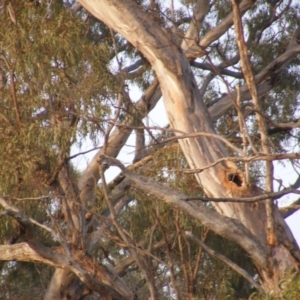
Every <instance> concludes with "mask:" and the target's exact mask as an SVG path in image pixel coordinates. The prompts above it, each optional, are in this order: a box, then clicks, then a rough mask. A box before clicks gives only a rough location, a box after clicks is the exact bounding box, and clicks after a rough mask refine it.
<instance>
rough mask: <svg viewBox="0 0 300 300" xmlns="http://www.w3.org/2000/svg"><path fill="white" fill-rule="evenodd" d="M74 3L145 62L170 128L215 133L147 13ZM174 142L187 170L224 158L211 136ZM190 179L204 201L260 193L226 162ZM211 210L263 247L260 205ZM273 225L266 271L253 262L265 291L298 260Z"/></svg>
mask: <svg viewBox="0 0 300 300" xmlns="http://www.w3.org/2000/svg"><path fill="white" fill-rule="evenodd" d="M80 3H81V4H82V5H83V6H84V7H85V8H86V9H87V10H88V11H89V12H91V13H92V14H93V15H94V16H96V17H97V18H99V19H100V20H101V21H103V22H104V23H106V24H107V25H108V26H110V27H111V28H113V29H114V30H116V31H117V32H119V33H120V34H122V35H123V36H124V37H125V38H126V39H127V40H129V41H130V42H131V43H132V44H133V45H134V46H135V47H136V48H137V49H138V50H139V51H141V52H142V53H143V55H144V56H145V57H146V58H147V59H148V60H149V62H150V63H151V65H152V66H153V68H154V70H155V72H156V74H157V77H158V79H159V81H160V85H161V89H162V94H163V97H164V104H165V108H166V111H167V114H168V118H169V121H170V124H171V127H172V128H174V129H178V130H180V131H182V132H185V133H196V132H201V131H204V132H206V133H215V132H214V129H213V125H212V122H211V119H210V117H209V114H208V111H207V109H206V107H205V105H204V104H203V102H202V100H201V98H200V95H199V91H198V88H197V85H196V82H195V79H194V77H193V74H192V72H191V69H190V65H189V62H188V60H187V59H186V56H185V54H184V53H183V51H182V50H181V48H180V47H179V45H177V44H176V39H175V38H174V37H173V36H172V34H171V33H170V32H167V31H166V30H165V29H162V28H160V27H159V26H158V25H157V24H156V23H155V21H154V20H153V19H152V18H151V16H150V15H147V14H145V13H144V12H143V11H142V10H141V9H140V8H139V7H138V6H137V5H136V4H134V3H132V2H131V1H125V0H124V1H116V0H110V1H105V0H102V1H100V0H98V1H97V0H93V1H92V0H81V1H80ZM179 143H180V145H181V148H182V150H183V152H184V155H185V157H186V159H187V161H188V163H189V165H190V167H191V168H192V169H196V168H202V167H203V166H206V165H208V164H210V163H213V162H214V161H216V160H218V159H220V158H222V157H224V156H227V153H226V150H225V148H224V147H223V145H222V144H221V143H220V141H218V140H216V139H214V138H209V137H199V138H190V139H185V140H180V141H179ZM196 177H197V180H198V182H199V184H200V185H201V186H202V187H203V189H204V191H205V192H206V194H207V195H208V196H210V197H230V196H231V197H243V196H244V197H245V196H254V195H259V194H261V193H262V191H261V190H260V189H258V188H256V187H252V186H251V187H249V186H247V185H246V184H245V179H244V174H243V173H242V172H241V171H240V170H239V169H238V167H237V166H236V165H235V164H234V163H232V162H223V163H220V164H218V165H216V166H214V167H212V168H209V169H207V170H205V171H203V172H202V173H200V174H197V175H196ZM216 208H217V210H218V211H219V213H221V214H223V215H225V216H228V217H231V218H236V219H238V220H240V221H241V222H242V223H243V224H244V225H245V227H246V228H248V229H249V230H250V231H251V232H252V234H253V235H255V236H256V237H257V239H259V241H260V243H261V244H262V245H265V242H266V234H265V232H266V228H265V225H266V224H265V219H266V215H265V207H264V205H261V204H260V203H256V204H252V205H251V204H250V205H249V204H235V203H217V204H216ZM275 222H276V226H277V233H278V237H277V238H278V241H279V243H278V245H277V246H276V247H273V248H272V249H271V250H270V251H271V253H272V255H270V256H269V257H268V258H269V265H268V268H266V269H264V268H261V266H259V263H258V261H255V259H254V263H255V264H256V266H257V267H258V270H259V275H260V276H261V280H262V283H263V285H264V287H265V288H266V289H275V288H276V286H277V284H278V281H279V280H280V278H281V277H282V276H283V275H284V273H285V272H286V271H288V270H290V269H291V268H294V269H298V262H297V261H296V259H295V258H294V256H293V255H292V254H291V251H290V249H294V251H295V252H297V251H298V249H297V246H296V244H295V241H294V239H293V237H292V235H291V233H290V232H289V231H288V228H287V226H286V225H285V223H284V221H283V220H282V219H281V217H280V216H279V214H277V213H276V212H275ZM279 233H280V234H279ZM276 262H279V263H276ZM269 271H271V272H269ZM271 274H272V275H271Z"/></svg>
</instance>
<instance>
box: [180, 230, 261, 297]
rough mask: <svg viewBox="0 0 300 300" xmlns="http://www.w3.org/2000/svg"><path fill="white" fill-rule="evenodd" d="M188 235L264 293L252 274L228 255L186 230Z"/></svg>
mask: <svg viewBox="0 0 300 300" xmlns="http://www.w3.org/2000/svg"><path fill="white" fill-rule="evenodd" d="M185 234H186V236H187V237H188V238H189V239H191V240H192V241H193V242H195V243H196V244H198V245H199V246H200V247H201V248H203V249H204V250H205V251H206V252H207V253H208V254H210V255H211V256H213V257H216V258H217V259H219V260H221V261H222V262H224V263H225V264H226V265H228V266H229V267H230V268H231V269H233V270H234V271H236V272H237V273H238V274H240V275H241V276H243V277H244V278H245V279H246V280H247V281H248V282H249V283H250V284H251V285H253V286H254V287H255V288H256V289H257V290H258V291H259V292H260V293H263V294H264V290H263V289H262V288H261V286H260V285H259V284H258V283H257V282H255V281H254V280H253V278H252V277H251V275H250V274H248V273H247V272H246V271H245V270H244V269H242V268H241V267H239V266H238V265H237V264H236V263H234V262H233V261H231V260H230V259H228V258H227V257H226V256H224V255H222V254H220V253H218V252H216V251H215V250H213V249H211V248H209V247H208V246H207V245H206V244H205V243H203V242H202V241H200V240H199V239H198V238H197V237H196V236H194V235H193V234H192V232H190V231H186V232H185Z"/></svg>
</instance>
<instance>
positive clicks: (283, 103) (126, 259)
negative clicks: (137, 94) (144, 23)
mask: <svg viewBox="0 0 300 300" xmlns="http://www.w3.org/2000/svg"><path fill="white" fill-rule="evenodd" d="M134 2H136V3H137V4H138V5H139V6H140V8H141V9H143V11H147V12H148V13H149V14H151V16H152V17H153V19H154V20H156V22H157V23H158V24H160V26H162V27H165V28H166V30H170V31H172V32H175V33H176V38H177V39H178V42H181V41H182V39H183V36H184V33H185V32H186V29H187V28H188V24H189V21H190V20H191V14H192V11H193V10H194V9H195V7H196V1H181V2H182V4H181V5H180V7H179V8H176V10H175V13H173V12H172V10H171V9H170V8H168V7H166V3H165V2H164V1H150V4H149V3H148V1H134ZM275 2H276V1H275ZM291 2H292V3H288V2H287V1H279V3H278V4H276V7H274V6H272V4H267V5H266V3H265V1H256V2H255V4H254V5H253V6H252V8H251V9H249V11H248V12H247V13H246V14H245V16H244V18H243V24H244V30H245V33H246V34H245V35H246V40H247V41H246V42H247V46H248V49H249V52H250V53H251V55H250V58H251V63H252V67H253V72H254V73H255V74H258V73H259V72H261V71H262V70H263V69H264V68H266V66H267V65H268V64H269V63H271V62H272V61H273V60H274V59H276V58H277V57H278V56H280V55H281V54H282V53H283V52H284V51H285V50H286V48H287V47H288V45H289V42H290V39H291V36H292V35H293V34H294V32H295V31H296V29H297V26H298V24H297V21H296V20H297V19H299V4H298V3H297V1H291ZM270 3H273V2H272V1H270ZM230 11H231V4H230V1H227V0H218V1H214V2H213V3H212V4H211V8H210V11H209V13H208V14H207V16H206V18H205V20H204V23H203V26H202V28H201V31H200V37H201V36H205V34H206V33H208V32H210V31H211V30H212V29H213V28H215V27H216V26H217V25H218V24H219V23H220V22H222V21H223V20H224V19H225V18H226V17H227V15H228V14H229V13H230ZM0 16H1V18H0V24H1V25H2V28H5V31H3V32H2V33H1V35H0V48H1V52H0V120H1V121H0V161H1V170H0V178H1V180H0V195H4V196H5V198H6V199H7V201H8V202H9V204H10V205H13V206H15V207H17V208H18V209H20V210H21V211H22V212H24V214H26V215H27V216H29V217H30V218H32V219H33V220H35V221H36V222H38V224H37V225H36V224H35V225H34V235H35V238H36V239H37V240H38V241H39V243H41V244H42V245H43V246H45V247H48V248H51V249H54V251H56V250H57V249H62V248H63V247H64V245H63V243H62V242H61V240H65V239H67V238H66V237H67V236H68V230H69V228H68V226H69V223H71V222H69V223H68V221H69V220H68V219H67V218H66V215H67V213H66V207H67V209H69V210H70V212H71V213H72V214H73V213H74V207H75V206H74V207H70V206H68V205H66V202H67V200H69V199H67V198H68V195H67V192H68V191H69V190H71V187H70V186H72V187H73V188H74V189H73V190H75V191H76V193H77V194H76V196H75V197H74V198H76V200H77V199H78V198H79V197H80V192H81V191H80V188H79V181H80V179H81V178H82V176H83V174H82V172H81V171H80V170H79V169H77V167H78V166H76V165H75V164H74V163H73V158H74V157H72V156H71V150H72V149H77V150H78V149H79V150H78V151H80V149H81V146H82V145H84V144H85V143H87V142H88V141H91V143H92V144H93V145H95V146H98V145H102V146H103V148H105V147H107V148H109V146H108V145H109V143H108V138H109V135H110V134H111V129H112V126H113V125H115V128H114V130H115V131H114V132H125V131H126V130H127V131H131V130H132V128H134V129H135V130H136V132H135V133H136V135H139V134H140V133H139V132H138V129H139V130H140V129H141V126H143V128H142V130H141V132H142V136H143V137H146V138H148V140H147V142H148V144H147V145H145V144H143V145H142V146H141V149H142V150H143V151H144V152H143V153H144V155H143V157H148V158H149V160H148V161H147V162H146V163H141V164H140V165H138V166H137V167H134V168H135V169H134V172H136V173H137V174H140V175H143V176H147V177H150V178H152V179H155V180H156V182H159V183H161V184H163V185H166V186H169V187H172V188H174V189H176V190H177V191H178V192H181V193H182V194H185V195H186V196H190V197H203V196H204V192H203V189H202V187H201V186H200V185H199V183H198V182H197V181H196V179H195V176H194V174H193V173H190V172H188V171H187V170H188V168H189V166H188V164H187V161H186V159H185V157H184V155H183V153H182V152H181V150H180V147H179V144H178V142H177V141H176V140H172V141H171V142H170V139H172V138H173V137H174V134H173V132H172V130H169V129H168V128H162V129H161V130H159V131H158V132H159V133H155V131H154V130H153V129H152V128H151V126H146V125H144V124H146V123H147V122H149V119H148V120H145V119H144V120H143V117H144V116H143V112H142V111H143V109H140V108H138V104H136V103H135V101H132V100H131V99H130V95H131V94H130V92H131V89H132V88H133V86H136V87H138V88H139V89H140V90H141V91H143V92H144V91H146V90H147V88H148V87H149V86H151V84H152V82H153V80H154V78H155V73H154V71H153V69H152V68H151V65H150V63H149V62H148V61H147V60H146V58H145V57H144V56H143V55H142V53H141V52H140V51H139V50H138V49H136V48H134V47H133V46H132V45H131V44H130V43H129V42H127V41H126V40H125V39H124V38H123V37H122V36H120V35H119V34H116V33H115V32H114V31H113V30H112V29H111V28H109V27H108V26H106V25H105V24H103V23H102V22H100V21H98V20H96V19H95V18H94V17H92V16H91V15H90V14H89V13H88V12H87V11H85V10H84V9H83V8H81V7H80V8H79V9H76V3H75V1H72V0H68V1H50V0H44V1H30V0H28V1H18V0H12V1H9V2H8V1H4V2H3V3H1V4H0ZM237 56H238V51H237V46H236V39H235V35H234V32H233V30H232V28H229V29H228V31H227V32H226V33H225V34H224V35H222V36H221V37H220V38H219V39H218V40H216V41H215V42H214V43H213V44H211V45H210V46H209V47H208V48H207V53H206V54H205V55H204V56H202V57H199V58H196V59H194V64H193V63H192V62H191V65H192V70H193V72H194V75H195V79H196V81H197V84H198V86H199V89H200V88H201V87H202V86H205V85H206V84H207V85H206V89H205V93H204V95H203V101H204V103H205V104H206V105H207V107H212V106H213V105H214V104H215V103H218V102H219V101H220V100H221V99H222V98H224V97H225V96H226V94H230V91H234V89H235V86H236V85H243V84H244V83H245V82H244V78H243V76H242V72H241V68H240V64H239V59H238V60H237V61H236V62H233V63H231V62H230V60H231V61H232V60H234V58H235V57H237ZM136 62H138V63H137V66H136V67H132V65H134V64H135V63H136ZM225 62H226V64H227V67H226V68H225V67H224V68H223V69H222V70H223V71H224V69H225V70H226V71H228V72H229V73H228V72H227V73H226V72H223V73H220V72H219V71H216V68H215V67H216V66H218V65H220V64H222V63H224V64H225ZM299 62H300V61H299V57H295V58H293V60H292V61H290V62H289V64H288V66H287V67H286V68H285V69H284V70H283V71H282V72H281V73H279V72H274V74H272V76H271V77H272V78H268V79H266V81H267V80H268V82H271V88H270V91H269V92H267V93H264V94H263V95H261V102H262V111H263V112H264V113H265V114H266V115H267V117H268V118H267V119H266V121H267V123H268V130H269V136H270V141H271V143H272V152H274V153H281V154H284V153H287V152H289V151H290V150H291V149H293V148H294V147H298V146H297V145H298V144H299V129H298V128H297V126H294V127H293V126H290V127H289V126H286V127H284V126H281V127H280V126H276V124H277V125H278V124H279V123H281V124H283V123H286V124H289V125H291V124H295V123H297V122H298V121H297V120H298V117H299V112H298V102H299V92H300V90H299V84H300V77H299ZM197 63H198V65H197ZM207 65H209V66H210V68H208V67H207ZM219 69H220V70H221V67H220V68H219ZM228 74H229V75H228ZM1 78H2V79H1ZM209 78H210V80H208V79H209ZM224 91H225V95H224ZM120 99H121V102H120ZM144 100H145V99H144ZM144 104H145V105H146V106H147V108H146V109H144V110H145V111H147V113H148V109H149V106H151V105H150V104H149V103H146V101H145V103H144ZM118 110H120V111H119V112H118ZM147 113H146V115H147ZM241 113H242V115H243V118H244V120H245V123H246V124H247V129H248V133H249V135H250V136H251V137H252V140H253V145H254V146H255V147H256V148H257V149H258V150H261V149H260V147H261V144H260V134H258V126H257V122H256V119H255V110H254V107H253V103H252V101H251V99H247V100H245V101H244V102H243V105H242V107H241ZM238 117H239V116H238V112H237V109H236V108H234V107H232V108H230V109H229V110H227V112H226V114H224V115H223V116H221V117H220V118H218V120H215V122H214V125H215V131H216V132H217V133H218V134H219V135H222V136H224V137H225V138H227V140H228V141H230V142H232V143H233V144H234V145H236V146H237V147H240V148H242V147H243V145H242V143H243V142H242V140H241V138H242V131H241V128H240V127H239V122H238ZM128 120H133V121H132V122H131V123H130V125H129V126H127V125H126V124H128V123H126V122H127V121H128ZM128 122H129V121H128ZM124 124H125V125H124ZM111 136H112V135H111ZM126 139H127V138H126ZM126 139H125V138H123V139H122V142H120V143H121V144H122V147H123V146H124V145H125V143H126ZM114 146H115V145H113V147H114ZM137 146H138V145H137ZM115 147H116V148H117V146H115ZM137 148H138V147H137ZM141 149H140V150H141ZM227 150H228V153H229V154H230V155H231V156H235V155H236V154H237V153H236V151H235V150H232V148H230V147H228V149H227ZM244 150H245V155H248V154H249V153H251V147H250V146H249V145H244ZM117 155H118V153H117V151H116V153H115V156H117ZM142 162H143V161H142ZM138 163H140V161H139V160H138ZM262 165H263V163H262V162H253V163H251V164H250V166H249V165H248V166H247V165H245V164H244V163H242V162H240V163H239V167H240V168H241V169H243V170H245V169H246V168H249V169H250V175H251V183H252V184H256V185H258V186H261V187H263V186H264V169H263V167H262ZM294 167H295V169H297V167H298V166H297V165H296V164H294ZM64 168H66V170H67V180H66V182H67V184H69V185H68V188H67V189H66V188H65V187H64V183H65V181H64V180H63V179H62V175H61V174H62V173H63V171H62V170H65V169H64ZM124 182H125V183H126V181H125V180H124V176H123V177H122V175H120V176H119V177H118V178H116V179H115V181H112V182H110V183H109V184H108V191H109V195H110V198H111V201H112V202H113V204H114V205H116V207H117V205H118V204H120V203H121V201H123V202H122V203H124V204H122V205H121V204H120V206H121V207H120V208H119V210H118V211H117V208H116V211H117V223H118V225H119V226H120V227H121V228H122V230H123V231H124V232H125V235H126V236H127V237H128V239H129V240H130V241H131V242H132V244H130V245H128V244H126V242H125V240H124V238H123V237H122V234H120V231H119V230H118V228H117V226H116V224H114V223H113V222H112V218H111V217H110V214H109V212H110V211H109V207H108V205H107V199H106V198H107V197H106V193H105V189H104V187H105V184H104V182H103V179H102V180H101V183H100V184H99V185H97V187H96V189H95V192H94V193H93V197H92V198H93V199H90V203H92V208H90V207H89V205H90V203H88V205H87V206H86V207H84V213H86V214H88V213H89V214H91V215H92V216H93V221H90V219H89V218H88V217H86V219H85V220H84V222H86V224H85V225H86V226H87V227H88V229H87V230H86V232H85V233H84V234H86V236H88V237H90V236H92V235H93V233H95V232H97V230H99V228H100V229H101V228H102V232H101V236H100V237H99V239H98V240H97V242H96V243H95V244H94V245H93V247H92V250H87V249H82V248H80V246H79V245H74V243H73V244H72V243H71V242H70V241H68V245H71V246H70V249H71V250H72V251H73V250H74V249H75V248H76V247H75V246H78V248H80V250H84V251H86V252H85V254H86V257H89V258H92V259H93V261H94V262H98V263H100V264H102V265H104V266H106V267H107V268H114V269H115V270H117V271H118V274H116V276H117V275H118V276H119V277H121V278H122V280H123V281H124V282H125V283H126V285H127V287H128V288H129V289H130V290H131V291H133V292H134V294H135V295H136V297H137V298H138V299H147V298H149V287H148V286H147V283H146V279H145V276H144V274H143V272H141V269H140V268H139V266H138V263H137V262H136V261H135V260H133V259H132V251H131V250H132V249H134V250H136V251H137V253H138V254H139V256H140V257H142V259H143V262H144V263H145V265H146V267H147V268H146V269H147V271H148V272H149V274H150V275H149V276H150V277H151V278H154V279H153V282H154V283H155V288H156V290H157V297H158V299H199V300H200V299H201V300H202V299H203V300H207V299H247V298H248V297H250V296H251V297H250V298H251V299H256V300H263V299H275V298H272V297H273V296H270V297H271V298H270V297H269V296H268V298H265V296H261V295H260V294H258V293H257V292H254V291H255V289H254V287H253V286H252V285H251V284H250V283H249V282H247V281H246V280H245V279H244V278H243V277H242V276H241V275H240V274H237V273H236V272H235V271H233V270H232V269H231V268H230V267H229V266H228V265H226V264H225V263H224V262H222V261H220V260H218V259H217V258H215V257H212V256H210V255H209V254H207V253H206V252H205V251H204V250H203V249H202V248H201V247H199V246H198V245H197V244H195V243H194V242H193V241H191V240H189V239H188V238H187V236H186V233H185V232H186V231H192V232H193V234H194V235H195V236H196V237H198V238H199V239H200V240H201V241H203V242H205V244H206V245H207V246H209V247H210V248H211V249H214V250H215V251H216V252H218V253H222V254H223V255H224V256H226V257H227V258H229V259H230V260H231V261H233V262H234V263H236V264H237V265H239V266H240V267H242V268H243V269H244V270H246V271H247V273H248V274H250V276H252V277H253V278H257V274H256V270H255V267H254V265H253V262H252V261H251V259H250V258H249V255H248V254H247V253H246V252H245V250H243V249H242V248H241V247H240V246H238V245H237V244H235V243H233V242H232V241H229V240H227V239H225V238H223V237H221V236H218V235H216V234H215V233H213V232H212V231H209V230H208V229H207V228H205V227H204V226H203V225H202V224H200V223H199V221H197V220H195V219H192V218H191V217H190V216H189V215H188V214H186V213H184V212H182V211H180V210H178V209H175V208H172V207H170V205H168V204H166V203H165V202H163V201H162V200H161V199H158V198H156V197H154V196H153V195H150V194H146V193H143V192H141V190H140V189H139V188H138V187H136V186H134V185H130V184H128V183H126V184H127V185H128V186H127V185H126V186H125V187H123V186H122V184H123V183H124ZM124 190H125V192H124ZM119 192H120V193H122V197H121V198H120V199H121V200H120V199H119V198H116V199H115V198H114V197H115V195H118V193H119ZM66 199H67V200H66ZM193 203H194V204H195V205H198V206H200V205H204V206H207V207H210V208H212V205H211V203H207V202H201V201H200V200H195V201H194V202H193ZM82 206H84V205H82ZM80 209H83V208H82V207H80ZM78 210H79V209H78ZM4 215H5V213H4V214H3V215H1V219H0V243H1V245H4V244H15V243H17V242H18V243H20V242H26V236H25V232H26V229H25V228H23V227H22V225H20V224H19V223H18V222H17V221H16V220H14V219H13V218H11V217H10V216H4ZM89 222H90V223H89ZM39 225H42V226H44V227H45V226H47V227H48V228H51V229H52V230H54V231H55V233H56V234H57V235H56V236H53V235H52V234H51V233H50V232H49V230H48V231H47V230H45V228H43V227H42V226H39ZM84 234H83V233H80V236H83V235H84ZM59 238H61V240H59ZM72 247H73V248H72ZM63 249H64V250H61V251H62V252H63V251H65V248H63ZM76 250H78V249H76ZM57 251H58V250H57ZM72 251H71V252H72ZM118 268H119V269H118ZM53 270H54V268H52V267H50V266H47V265H42V264H38V263H36V262H29V263H24V262H15V261H10V262H6V263H3V264H1V273H0V294H1V296H0V299H29V298H30V299H41V298H42V297H43V295H44V294H45V292H46V290H47V287H48V284H49V282H50V280H51V276H52V274H53ZM117 271H116V272H117ZM93 275H94V274H93ZM89 293H91V294H90V295H88V296H87V297H86V299H100V298H99V297H100V296H98V295H97V294H96V293H92V291H91V290H89ZM299 293H300V291H299V276H298V274H296V275H293V276H290V277H288V278H287V279H286V280H285V281H284V282H283V288H282V299H287V300H288V299H296V298H297V295H298V294H299ZM274 297H275V296H274ZM101 299H102V298H101Z"/></svg>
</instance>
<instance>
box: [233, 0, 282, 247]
mask: <svg viewBox="0 0 300 300" xmlns="http://www.w3.org/2000/svg"><path fill="white" fill-rule="evenodd" d="M232 6H233V15H234V18H233V21H234V29H235V34H236V41H237V45H238V48H239V53H240V57H241V67H242V71H243V73H244V76H245V80H246V83H247V85H248V88H249V91H250V93H251V96H252V99H253V102H254V106H255V109H257V110H258V111H260V110H261V108H260V102H259V99H258V94H257V88H256V84H255V79H254V76H253V72H252V69H251V64H250V60H249V56H248V49H247V46H246V43H245V41H244V34H243V27H242V21H241V15H240V10H239V7H238V4H237V1H236V0H232ZM256 120H257V124H258V128H259V131H260V135H261V147H262V151H263V153H264V154H266V155H268V154H269V153H270V149H269V138H268V134H267V132H268V131H267V127H266V124H265V120H264V118H263V117H262V116H261V115H260V114H259V113H256ZM265 164H266V176H265V190H266V191H267V192H272V191H273V164H272V161H266V163H265ZM266 216H267V244H268V245H269V246H275V245H276V243H277V242H276V234H275V225H274V218H273V202H272V200H271V199H270V200H268V201H266Z"/></svg>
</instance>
